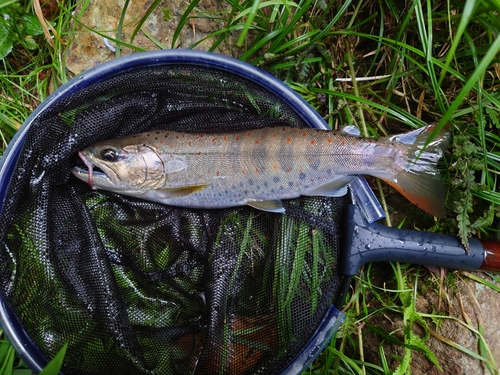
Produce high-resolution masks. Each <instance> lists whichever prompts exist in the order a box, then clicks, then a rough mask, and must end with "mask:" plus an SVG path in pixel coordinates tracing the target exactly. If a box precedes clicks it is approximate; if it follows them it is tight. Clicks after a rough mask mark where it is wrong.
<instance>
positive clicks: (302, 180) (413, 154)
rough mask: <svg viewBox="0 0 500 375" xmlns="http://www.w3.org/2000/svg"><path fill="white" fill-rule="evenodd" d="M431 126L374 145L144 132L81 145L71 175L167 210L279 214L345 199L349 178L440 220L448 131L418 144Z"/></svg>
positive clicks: (347, 139) (294, 133) (284, 131)
mask: <svg viewBox="0 0 500 375" xmlns="http://www.w3.org/2000/svg"><path fill="white" fill-rule="evenodd" d="M432 129H433V126H427V127H424V128H421V129H417V130H415V131H412V132H409V133H406V134H402V135H398V136H392V137H385V138H380V139H369V138H359V137H354V136H350V135H345V134H341V133H338V132H334V131H326V130H317V129H310V128H296V127H287V126H284V127H269V128H262V129H252V130H247V131H233V132H225V133H221V132H219V133H204V134H202V133H178V132H171V131H151V132H147V133H141V134H136V135H132V136H127V137H124V138H119V139H114V140H109V141H104V142H100V143H97V144H94V145H92V146H89V147H87V148H86V149H84V150H82V151H81V152H80V153H79V154H80V157H81V159H82V160H83V161H84V163H85V165H86V166H87V167H88V171H87V170H84V169H81V168H78V167H75V168H74V169H73V173H74V174H75V175H76V176H77V177H78V178H80V179H82V180H86V181H88V183H89V184H90V185H91V186H92V187H93V188H98V189H105V190H110V191H114V192H117V193H122V194H125V195H131V196H134V197H138V198H142V199H146V200H150V201H155V202H160V203H164V204H167V205H172V206H181V207H191V208H224V207H233V206H241V205H250V206H253V207H256V208H258V209H261V210H265V211H271V212H283V211H284V209H283V207H282V205H281V200H282V199H289V198H295V197H298V196H300V195H309V196H340V195H343V194H345V192H346V185H347V184H348V183H349V181H350V180H351V179H352V178H353V176H356V175H371V176H375V177H379V178H381V179H383V180H384V181H386V182H388V183H389V184H390V185H392V186H393V187H395V188H396V189H397V190H398V191H400V192H401V193H402V194H403V195H405V196H406V197H407V198H408V199H410V200H411V201H412V202H414V203H415V204H416V205H417V206H419V207H421V208H423V209H424V210H426V211H428V212H430V213H432V214H434V215H436V216H443V211H444V208H443V202H444V192H443V186H442V182H441V179H440V176H439V173H438V171H437V169H436V164H437V161H438V160H439V158H440V157H441V156H442V153H443V150H444V148H445V147H446V145H447V138H448V134H447V133H446V132H443V133H441V134H438V136H437V137H436V138H435V139H434V140H433V141H432V142H430V143H429V144H428V145H427V147H425V148H424V145H425V143H426V141H427V139H428V135H429V134H430V132H431V131H432ZM94 167H98V168H99V169H101V170H102V172H103V173H101V172H99V171H97V170H94Z"/></svg>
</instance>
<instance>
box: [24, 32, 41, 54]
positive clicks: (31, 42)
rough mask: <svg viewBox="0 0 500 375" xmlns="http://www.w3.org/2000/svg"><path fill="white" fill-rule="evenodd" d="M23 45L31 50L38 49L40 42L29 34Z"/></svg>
mask: <svg viewBox="0 0 500 375" xmlns="http://www.w3.org/2000/svg"><path fill="white" fill-rule="evenodd" d="M22 45H23V46H24V47H25V48H26V49H29V50H30V51H33V50H35V49H38V43H37V42H36V40H35V39H33V38H32V37H31V36H29V35H28V36H27V37H26V39H24V40H23V41H22Z"/></svg>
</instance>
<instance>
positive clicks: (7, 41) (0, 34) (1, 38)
mask: <svg viewBox="0 0 500 375" xmlns="http://www.w3.org/2000/svg"><path fill="white" fill-rule="evenodd" d="M13 45H14V43H13V42H12V38H11V36H10V32H9V28H8V27H7V25H6V23H5V21H4V20H3V19H1V20H0V59H3V58H5V57H6V56H7V55H8V54H9V53H10V52H11V51H12V47H13Z"/></svg>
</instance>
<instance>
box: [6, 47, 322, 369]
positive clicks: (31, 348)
mask: <svg viewBox="0 0 500 375" xmlns="http://www.w3.org/2000/svg"><path fill="white" fill-rule="evenodd" d="M178 64H185V65H190V66H200V67H204V68H208V69H216V70H221V71H224V72H229V73H233V74H235V75H237V76H240V77H242V78H244V79H246V80H249V81H251V82H253V83H255V84H257V85H258V86H261V87H263V88H265V89H267V90H268V91H270V92H271V93H272V94H274V95H276V96H278V97H280V98H281V99H282V100H283V101H284V102H285V104H286V105H288V106H289V107H290V108H291V109H292V110H294V111H295V112H296V113H297V115H298V116H299V117H300V118H301V119H303V120H304V122H305V123H306V124H307V125H308V126H309V127H311V128H317V129H329V127H328V125H327V123H326V122H325V121H324V119H323V118H322V117H321V116H320V115H319V114H318V113H317V112H316V110H315V109H314V108H313V107H312V106H311V105H310V104H309V103H307V102H306V101H305V100H304V99H303V98H302V97H300V96H299V95H298V94H297V93H296V92H295V91H293V90H292V89H291V88H290V87H288V86H287V85H286V84H285V83H283V82H282V81H280V80H278V79H277V78H276V77H274V76H272V75H271V74H269V73H267V72H265V71H263V70H261V69H259V68H257V67H255V66H253V65H250V64H248V63H246V62H243V61H240V60H237V59H235V58H232V57H229V56H225V55H221V54H217V53H211V52H205V51H194V50H182V49H176V50H160V51H149V52H140V53H135V54H132V55H128V56H125V57H121V58H118V59H114V60H111V61H109V62H106V63H103V64H101V65H98V66H96V67H94V68H92V69H90V70H88V71H86V72H83V73H81V74H79V75H77V76H75V77H74V78H73V79H71V80H70V81H69V82H67V83H65V84H64V85H62V86H61V87H60V88H59V89H57V90H56V91H54V92H53V93H52V94H51V95H50V96H48V97H47V98H46V99H45V100H44V101H43V102H42V103H41V104H40V105H39V106H38V107H37V108H36V109H35V110H34V111H33V112H32V113H31V115H30V116H29V117H28V118H27V119H26V121H25V122H24V123H23V125H22V126H21V127H20V129H19V130H18V132H17V133H16V134H15V135H14V137H13V139H12V140H11V142H10V143H9V145H8V147H7V149H6V150H5V152H4V155H3V156H2V158H1V159H0V211H1V210H2V207H3V202H4V200H5V196H6V193H7V190H8V187H9V184H10V179H11V175H12V173H13V171H14V169H15V166H16V161H17V159H18V157H19V155H20V153H21V150H22V148H23V144H24V140H25V138H26V134H27V132H28V130H29V128H30V126H31V124H32V123H33V122H34V120H35V119H36V118H37V117H38V116H40V114H42V113H43V112H44V111H45V110H46V109H49V108H50V106H52V105H54V104H55V103H57V102H58V101H60V100H62V99H64V98H67V97H68V96H69V95H72V94H74V93H75V92H79V91H81V90H85V89H86V88H88V87H89V86H91V85H94V84H97V83H99V82H102V81H104V80H107V79H109V78H111V77H113V76H117V75H120V74H124V73H129V72H130V71H133V70H136V69H144V68H146V67H158V66H168V65H178ZM0 328H1V329H2V330H3V332H4V333H5V336H6V337H7V339H8V340H9V341H10V342H11V344H12V346H13V347H14V349H15V350H16V352H17V353H18V355H19V356H20V357H21V359H22V360H23V361H24V363H26V364H27V365H28V367H30V369H31V370H32V371H34V372H35V373H39V372H40V371H41V370H42V369H43V368H44V367H45V366H46V365H47V363H48V362H49V361H48V360H47V359H46V358H45V357H44V356H43V355H42V354H41V353H40V351H39V350H38V348H37V347H36V345H35V344H34V342H33V341H32V340H31V338H30V337H29V336H28V334H27V333H26V331H25V330H24V328H23V326H22V325H21V323H20V322H19V321H18V319H17V317H16V316H15V315H14V314H13V313H12V311H11V310H10V309H9V307H8V306H7V305H6V303H5V300H4V297H3V295H2V294H1V292H0ZM327 328H328V327H327ZM330 328H331V327H330ZM318 334H319V335H320V336H321V332H318V331H317V332H316V333H315V335H314V336H312V337H311V340H314V341H317V340H316V337H317V335H318ZM318 354H319V353H318Z"/></svg>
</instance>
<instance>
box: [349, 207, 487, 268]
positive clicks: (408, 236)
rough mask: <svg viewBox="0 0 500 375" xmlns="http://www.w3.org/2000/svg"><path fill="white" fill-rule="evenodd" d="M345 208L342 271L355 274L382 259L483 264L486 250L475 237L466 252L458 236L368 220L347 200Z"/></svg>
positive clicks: (453, 265)
mask: <svg viewBox="0 0 500 375" xmlns="http://www.w3.org/2000/svg"><path fill="white" fill-rule="evenodd" d="M346 210H347V215H346V217H347V222H346V223H345V225H346V228H345V232H344V233H345V242H344V251H345V253H344V260H343V263H344V264H343V274H344V275H348V276H354V275H357V274H358V272H359V269H360V267H361V266H362V265H363V264H365V263H371V262H381V261H393V262H409V263H416V264H425V265H432V266H440V267H446V268H453V269H460V270H478V269H481V266H482V265H483V260H484V259H485V251H484V250H483V246H482V244H481V242H480V241H479V240H477V239H474V238H471V239H469V244H470V252H469V254H467V253H466V251H465V248H464V247H463V245H462V244H461V242H460V240H459V239H458V238H457V237H454V236H449V235H444V234H436V233H429V232H419V231H415V230H406V229H397V228H389V227H386V226H384V225H380V224H377V223H373V224H368V223H367V222H366V220H365V219H364V217H363V216H362V214H361V212H360V210H359V208H358V207H357V206H356V205H354V204H349V205H348V206H347V208H346Z"/></svg>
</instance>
